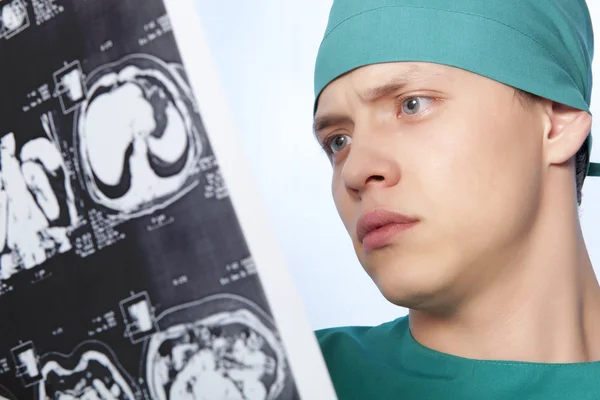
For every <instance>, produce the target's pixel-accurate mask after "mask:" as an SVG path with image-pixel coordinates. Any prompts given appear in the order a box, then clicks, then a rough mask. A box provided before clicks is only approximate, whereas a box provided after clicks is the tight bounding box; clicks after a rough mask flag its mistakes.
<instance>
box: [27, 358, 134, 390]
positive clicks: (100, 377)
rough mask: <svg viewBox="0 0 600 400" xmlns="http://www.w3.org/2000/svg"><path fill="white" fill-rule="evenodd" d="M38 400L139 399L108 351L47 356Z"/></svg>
mask: <svg viewBox="0 0 600 400" xmlns="http://www.w3.org/2000/svg"><path fill="white" fill-rule="evenodd" d="M45 358H46V359H45V360H44V363H43V367H42V375H43V380H42V381H41V382H40V383H39V386H38V400H76V399H77V400H135V399H136V397H135V395H134V390H133V389H132V385H131V384H130V381H129V380H127V379H126V378H125V375H124V374H122V373H121V372H120V371H119V369H118V368H117V365H118V364H117V363H116V362H115V360H114V359H111V356H110V352H107V351H105V349H98V350H91V349H88V350H86V351H79V352H77V354H73V355H71V356H68V357H61V356H56V357H52V358H50V359H48V357H45Z"/></svg>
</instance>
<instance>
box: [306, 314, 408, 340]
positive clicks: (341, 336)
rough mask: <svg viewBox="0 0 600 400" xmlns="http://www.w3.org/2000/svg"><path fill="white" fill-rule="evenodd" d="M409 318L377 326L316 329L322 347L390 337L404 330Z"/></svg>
mask: <svg viewBox="0 0 600 400" xmlns="http://www.w3.org/2000/svg"><path fill="white" fill-rule="evenodd" d="M407 327H408V318H407V317H402V318H398V319H396V320H393V321H390V322H386V323H384V324H381V325H377V326H342V327H335V328H326V329H319V330H317V331H315V335H316V336H317V340H318V341H319V344H320V345H321V347H323V346H338V345H340V344H351V343H363V342H365V341H367V342H370V341H372V340H381V339H384V338H388V337H389V336H391V335H392V334H398V333H402V332H404V331H405V330H406V329H405V328H407Z"/></svg>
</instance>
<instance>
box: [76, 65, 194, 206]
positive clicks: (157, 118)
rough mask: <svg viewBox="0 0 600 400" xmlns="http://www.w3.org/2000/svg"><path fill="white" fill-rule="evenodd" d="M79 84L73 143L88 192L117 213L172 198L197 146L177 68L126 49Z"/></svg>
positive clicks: (191, 166) (187, 178) (189, 103)
mask: <svg viewBox="0 0 600 400" xmlns="http://www.w3.org/2000/svg"><path fill="white" fill-rule="evenodd" d="M86 86H87V87H88V95H87V99H86V100H85V101H84V102H83V103H82V104H81V106H80V108H79V110H78V112H77V118H76V127H75V131H76V132H75V142H76V151H77V156H78V163H79V164H80V170H81V174H82V179H83V181H84V183H85V187H86V190H87V192H88V193H89V195H90V197H91V199H92V200H93V201H94V202H95V203H96V204H98V205H100V206H103V207H104V209H105V210H106V211H107V213H108V215H116V216H119V217H123V218H129V217H134V216H138V215H142V214H145V213H150V212H153V211H154V210H155V209H157V208H162V207H164V206H166V205H168V204H170V203H171V202H172V201H174V200H176V199H177V198H178V196H180V194H181V193H182V192H183V191H184V190H185V188H186V187H188V185H189V184H190V181H191V180H192V179H190V178H191V176H192V175H193V174H194V173H195V168H196V166H197V160H198V157H199V156H200V153H201V150H202V144H201V140H200V136H199V132H198V126H199V123H197V122H196V121H198V118H199V116H198V114H197V111H196V108H195V104H194V102H193V99H192V98H191V95H190V90H189V87H188V86H187V84H186V82H185V81H184V79H183V77H182V75H181V73H180V71H179V70H178V69H177V68H175V67H173V66H170V65H167V64H166V63H163V62H162V61H161V60H159V59H157V58H154V57H150V56H144V55H133V56H128V57H126V58H124V59H122V60H120V61H118V62H116V63H113V64H108V65H105V66H103V67H101V68H99V69H97V70H95V71H94V72H92V73H91V74H90V76H89V77H88V78H87V81H86Z"/></svg>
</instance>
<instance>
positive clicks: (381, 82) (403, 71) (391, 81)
mask: <svg viewBox="0 0 600 400" xmlns="http://www.w3.org/2000/svg"><path fill="white" fill-rule="evenodd" d="M453 70H456V68H453V67H449V66H445V65H440V64H434V63H427V62H391V63H380V64H372V65H366V66H363V67H360V68H357V69H355V70H353V71H350V72H348V73H346V74H344V75H342V76H340V77H338V78H337V79H335V80H333V81H332V82H331V83H330V84H329V85H327V86H326V87H325V88H324V89H323V91H322V92H321V95H320V96H319V99H318V101H317V110H316V114H315V117H317V116H318V115H319V114H321V113H323V112H327V109H328V108H330V107H331V106H332V105H335V104H336V103H338V101H336V100H337V99H339V97H340V96H344V95H345V94H346V93H349V92H350V93H354V94H357V95H358V96H359V97H360V98H361V100H362V101H364V102H371V101H375V100H377V99H378V98H381V97H383V96H385V95H387V94H389V93H390V92H395V91H398V90H400V89H402V88H403V87H407V86H409V85H411V84H417V83H425V82H428V81H430V80H432V79H440V78H441V79H444V80H446V81H447V80H450V79H453V75H454V74H455V71H453Z"/></svg>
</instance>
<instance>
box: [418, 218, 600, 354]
mask: <svg viewBox="0 0 600 400" xmlns="http://www.w3.org/2000/svg"><path fill="white" fill-rule="evenodd" d="M569 218H571V220H569ZM544 221H546V223H545V224H544V225H541V226H538V227H537V233H536V234H534V235H533V240H532V243H529V244H526V246H527V251H525V252H523V257H521V258H519V259H518V261H517V262H516V263H515V265H512V266H511V268H508V269H506V270H505V271H506V273H504V274H502V275H500V276H496V277H495V278H494V280H493V282H487V283H486V284H484V286H485V290H482V291H480V292H478V293H477V295H475V296H474V297H472V298H469V299H468V300H467V301H465V302H462V303H461V305H460V306H458V307H457V308H456V309H455V310H454V311H453V312H450V313H446V314H444V315H443V316H441V315H439V314H435V313H432V312H428V311H427V310H411V311H410V317H409V320H410V327H411V331H412V334H413V335H414V337H415V339H416V340H417V341H418V342H420V343H421V344H422V345H424V346H426V347H429V348H432V349H434V350H437V351H440V352H443V353H447V354H452V355H455V356H459V357H466V358H472V359H481V360H483V359H485V360H509V361H527V362H540V363H575V362H590V361H600V340H598V339H597V338H600V286H599V285H598V281H597V279H596V276H595V274H594V270H593V268H592V265H591V262H590V259H589V256H588V253H587V250H586V248H585V243H584V240H583V236H582V233H581V228H580V225H579V221H578V219H577V216H576V213H575V216H572V217H565V219H564V220H563V221H560V220H557V219H556V218H546V219H544ZM557 225H560V226H557ZM515 261H516V260H515Z"/></svg>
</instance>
